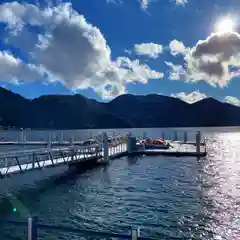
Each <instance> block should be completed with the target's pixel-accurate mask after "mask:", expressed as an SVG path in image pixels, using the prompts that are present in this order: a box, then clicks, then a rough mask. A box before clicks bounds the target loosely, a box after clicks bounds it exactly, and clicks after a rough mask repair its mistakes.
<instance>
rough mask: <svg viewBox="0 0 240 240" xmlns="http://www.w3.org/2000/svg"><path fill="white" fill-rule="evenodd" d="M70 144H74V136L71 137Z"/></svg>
mask: <svg viewBox="0 0 240 240" xmlns="http://www.w3.org/2000/svg"><path fill="white" fill-rule="evenodd" d="M70 144H71V145H74V136H72V137H71V140H70Z"/></svg>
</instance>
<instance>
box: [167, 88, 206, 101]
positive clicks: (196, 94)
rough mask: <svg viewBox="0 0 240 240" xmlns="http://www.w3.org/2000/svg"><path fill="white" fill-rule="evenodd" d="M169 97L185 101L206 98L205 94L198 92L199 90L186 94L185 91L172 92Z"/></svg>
mask: <svg viewBox="0 0 240 240" xmlns="http://www.w3.org/2000/svg"><path fill="white" fill-rule="evenodd" d="M171 97H175V98H179V99H181V100H183V101H184V102H187V103H195V102H198V101H200V100H202V99H205V98H207V95H206V94H204V93H200V92H199V91H194V92H191V93H189V94H187V93H185V92H180V93H172V94H171Z"/></svg>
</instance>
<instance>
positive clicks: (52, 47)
mask: <svg viewBox="0 0 240 240" xmlns="http://www.w3.org/2000/svg"><path fill="white" fill-rule="evenodd" d="M0 22H3V23H5V24H6V26H7V28H6V32H7V34H8V35H7V36H8V37H7V39H5V40H6V42H7V43H8V44H14V45H15V46H16V44H19V42H21V40H22V39H24V36H26V34H27V35H28V34H29V36H31V38H29V39H30V40H29V41H30V42H29V44H28V46H27V48H21V50H22V51H24V54H25V55H26V56H27V58H28V61H29V62H31V65H27V64H24V63H23V62H21V61H20V60H19V61H20V62H21V64H22V65H23V66H24V68H25V70H24V71H22V72H21V71H20V70H15V73H19V72H21V74H16V75H15V77H21V78H22V79H23V80H24V79H25V77H24V76H23V73H27V74H30V72H27V70H28V69H30V70H31V71H33V73H35V72H36V69H37V70H38V71H39V74H41V75H44V76H45V77H46V79H47V80H48V81H62V83H63V84H64V85H65V86H66V87H68V88H71V89H86V88H89V87H90V88H93V89H94V90H95V91H96V92H98V93H101V94H102V95H107V96H108V97H110V96H112V97H114V96H117V95H119V94H122V93H124V92H125V86H126V84H127V83H130V82H141V83H147V82H148V80H149V79H152V78H155V79H156V78H162V77H163V74H162V73H159V72H156V71H154V70H151V69H150V67H149V66H147V65H145V64H141V63H140V62H139V61H138V60H133V61H132V60H130V59H129V58H124V57H117V58H116V59H115V60H113V59H112V58H111V49H110V47H109V46H108V45H107V42H106V40H105V38H104V36H103V34H102V33H101V32H100V30H99V29H98V28H97V27H95V26H93V25H92V24H90V23H88V22H87V21H86V19H85V18H84V16H82V15H80V14H79V13H78V12H76V11H75V10H74V9H73V8H72V5H71V4H70V3H61V4H59V5H56V6H50V7H46V8H39V7H38V6H36V5H33V4H20V3H17V2H11V3H3V4H1V5H0ZM29 28H35V31H32V32H31V31H30V30H29ZM14 40H15V41H14ZM17 47H19V46H17ZM8 71H10V70H8ZM31 74H32V72H31ZM5 76H8V75H6V74H5V75H3V76H1V75H0V78H4V77H5ZM28 76H29V75H28ZM32 78H34V77H32ZM4 80H6V79H5V78H4Z"/></svg>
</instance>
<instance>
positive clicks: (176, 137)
mask: <svg viewBox="0 0 240 240" xmlns="http://www.w3.org/2000/svg"><path fill="white" fill-rule="evenodd" d="M177 140H178V134H177V132H176V131H175V132H174V135H173V141H177Z"/></svg>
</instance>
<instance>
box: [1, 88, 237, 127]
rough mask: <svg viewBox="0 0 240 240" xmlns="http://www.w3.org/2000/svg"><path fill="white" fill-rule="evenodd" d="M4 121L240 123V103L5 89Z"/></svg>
mask: <svg viewBox="0 0 240 240" xmlns="http://www.w3.org/2000/svg"><path fill="white" fill-rule="evenodd" d="M0 120H1V121H0V124H1V125H3V126H14V127H16V128H32V129H88V128H102V129H103V128H131V127H134V128H147V127H201V126H202V127H210V126H239V125H240V107H237V106H233V105H231V104H228V103H222V102H220V101H218V100H216V99H214V98H207V99H203V100H201V101H199V102H196V103H192V104H190V103H186V102H184V101H182V100H180V99H177V98H174V97H168V96H163V95H158V94H148V95H133V94H126V95H121V96H118V97H116V98H115V99H113V100H111V101H110V102H99V101H96V100H95V99H89V98H87V97H85V96H82V95H80V94H76V95H61V94H52V95H43V96H40V97H38V98H34V99H26V98H24V97H23V96H21V95H19V94H16V93H13V92H11V91H10V90H7V89H4V88H0Z"/></svg>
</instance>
